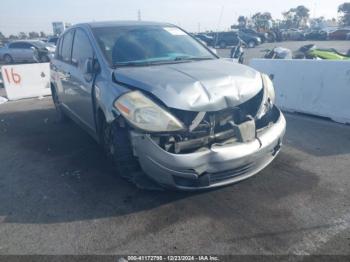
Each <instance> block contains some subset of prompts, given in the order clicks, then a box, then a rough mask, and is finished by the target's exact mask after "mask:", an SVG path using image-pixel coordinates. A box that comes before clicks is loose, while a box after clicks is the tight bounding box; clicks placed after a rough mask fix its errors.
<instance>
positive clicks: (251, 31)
mask: <svg viewBox="0 0 350 262" xmlns="http://www.w3.org/2000/svg"><path fill="white" fill-rule="evenodd" d="M239 32H240V33H245V34H247V35H252V36H255V37H259V38H260V39H261V42H262V43H265V42H267V41H268V39H269V34H268V33H260V32H257V31H255V30H254V29H251V28H242V29H239Z"/></svg>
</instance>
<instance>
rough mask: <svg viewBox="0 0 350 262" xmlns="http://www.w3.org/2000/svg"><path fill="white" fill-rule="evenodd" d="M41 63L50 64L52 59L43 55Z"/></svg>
mask: <svg viewBox="0 0 350 262" xmlns="http://www.w3.org/2000/svg"><path fill="white" fill-rule="evenodd" d="M40 62H42V63H48V62H50V58H49V57H48V56H47V55H43V56H42V57H41V58H40Z"/></svg>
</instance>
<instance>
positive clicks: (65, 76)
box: [52, 29, 75, 111]
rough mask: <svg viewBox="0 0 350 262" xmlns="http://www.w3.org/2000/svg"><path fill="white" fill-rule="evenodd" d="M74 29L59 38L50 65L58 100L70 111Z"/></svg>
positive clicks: (72, 89) (72, 92)
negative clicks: (52, 61) (57, 46)
mask: <svg viewBox="0 0 350 262" xmlns="http://www.w3.org/2000/svg"><path fill="white" fill-rule="evenodd" d="M74 32H75V30H72V29H71V30H69V31H68V32H66V33H65V34H64V35H63V36H62V37H61V39H60V44H59V48H58V52H57V54H56V57H55V61H54V63H53V65H52V70H53V71H54V75H55V80H54V81H55V83H56V85H57V92H58V96H59V100H60V102H61V103H62V105H63V106H64V107H66V108H68V109H69V110H70V111H72V106H73V104H72V101H73V100H74V99H73V98H74V95H75V94H74V88H73V83H72V81H71V71H72V69H73V65H72V45H73V37H74Z"/></svg>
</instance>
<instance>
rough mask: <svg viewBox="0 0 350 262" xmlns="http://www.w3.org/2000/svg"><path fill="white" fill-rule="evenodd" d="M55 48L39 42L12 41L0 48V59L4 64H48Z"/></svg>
mask: <svg viewBox="0 0 350 262" xmlns="http://www.w3.org/2000/svg"><path fill="white" fill-rule="evenodd" d="M55 50H56V48H55V47H54V46H53V45H51V44H48V43H45V42H43V41H39V40H23V41H14V42H11V43H9V44H7V45H5V46H4V47H3V48H0V59H1V60H2V61H3V62H5V63H6V64H12V63H20V62H49V61H50V57H52V55H53V53H54V52H55Z"/></svg>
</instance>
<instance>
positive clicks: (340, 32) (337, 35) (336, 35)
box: [328, 28, 350, 40]
mask: <svg viewBox="0 0 350 262" xmlns="http://www.w3.org/2000/svg"><path fill="white" fill-rule="evenodd" d="M349 33H350V29H344V28H343V29H337V30H335V31H333V32H331V33H329V34H328V39H329V40H346V38H347V34H349Z"/></svg>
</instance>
